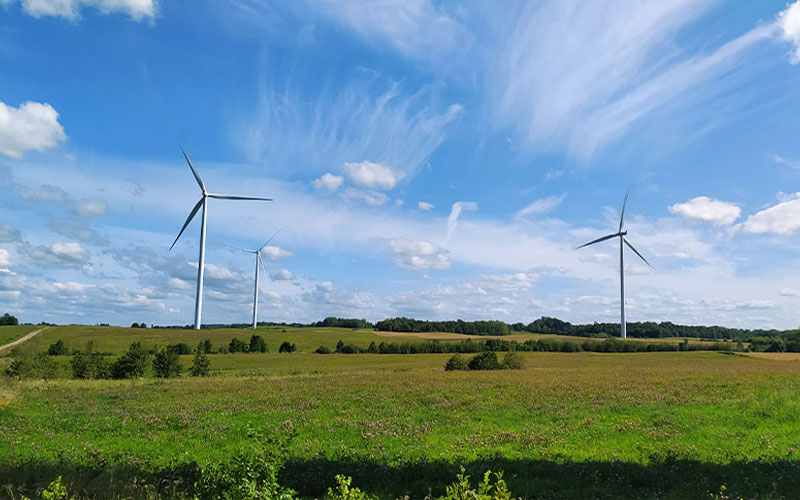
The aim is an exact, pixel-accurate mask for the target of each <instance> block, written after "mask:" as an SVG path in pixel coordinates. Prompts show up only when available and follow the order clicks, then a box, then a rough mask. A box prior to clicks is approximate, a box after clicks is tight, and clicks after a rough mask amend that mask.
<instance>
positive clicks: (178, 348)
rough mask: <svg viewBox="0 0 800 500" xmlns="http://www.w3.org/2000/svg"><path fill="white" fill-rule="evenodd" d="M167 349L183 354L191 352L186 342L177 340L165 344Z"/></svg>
mask: <svg viewBox="0 0 800 500" xmlns="http://www.w3.org/2000/svg"><path fill="white" fill-rule="evenodd" d="M167 350H168V351H175V352H176V353H177V354H180V355H185V354H191V353H192V350H191V349H190V348H189V344H187V343H186V342H178V343H177V344H170V345H168V346H167Z"/></svg>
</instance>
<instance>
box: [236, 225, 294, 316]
mask: <svg viewBox="0 0 800 500" xmlns="http://www.w3.org/2000/svg"><path fill="white" fill-rule="evenodd" d="M281 231H283V228H280V229H278V230H277V231H275V234H273V235H272V236H270V237H269V239H268V240H267V241H265V242H264V244H263V245H261V246H260V247H258V249H257V250H251V249H249V248H237V247H232V248H236V249H237V250H244V251H245V252H250V253H252V254H255V256H256V278H255V287H254V289H253V328H254V329H255V328H257V327H258V275H259V266H261V269H263V270H264V276H265V277H266V276H268V274H267V267H266V266H265V265H264V260H263V259H262V258H261V251H262V250H264V248H265V247H266V246H267V245H269V242H270V241H272V240H273V238H275V237H276V236H278V233H280V232H281Z"/></svg>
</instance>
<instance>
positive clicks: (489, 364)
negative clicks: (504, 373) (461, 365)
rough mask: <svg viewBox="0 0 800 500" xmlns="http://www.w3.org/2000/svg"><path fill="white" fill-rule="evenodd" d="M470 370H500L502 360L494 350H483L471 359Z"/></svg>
mask: <svg viewBox="0 0 800 500" xmlns="http://www.w3.org/2000/svg"><path fill="white" fill-rule="evenodd" d="M469 369H470V370H499V369H500V362H499V361H497V353H496V352H494V351H487V352H481V353H478V354H476V355H475V356H474V357H473V358H472V359H470V360H469Z"/></svg>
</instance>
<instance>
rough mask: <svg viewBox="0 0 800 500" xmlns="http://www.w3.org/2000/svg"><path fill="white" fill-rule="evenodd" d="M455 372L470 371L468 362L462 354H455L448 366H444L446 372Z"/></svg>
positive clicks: (449, 360) (448, 361)
mask: <svg viewBox="0 0 800 500" xmlns="http://www.w3.org/2000/svg"><path fill="white" fill-rule="evenodd" d="M453 370H469V364H468V363H467V360H466V359H464V357H463V356H461V355H460V354H454V355H453V357H452V358H450V359H448V360H447V364H446V365H444V371H446V372H449V371H453Z"/></svg>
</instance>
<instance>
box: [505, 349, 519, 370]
mask: <svg viewBox="0 0 800 500" xmlns="http://www.w3.org/2000/svg"><path fill="white" fill-rule="evenodd" d="M502 366H503V369H505V370H521V369H522V355H520V353H518V352H507V353H505V354H504V355H503V363H502Z"/></svg>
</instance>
